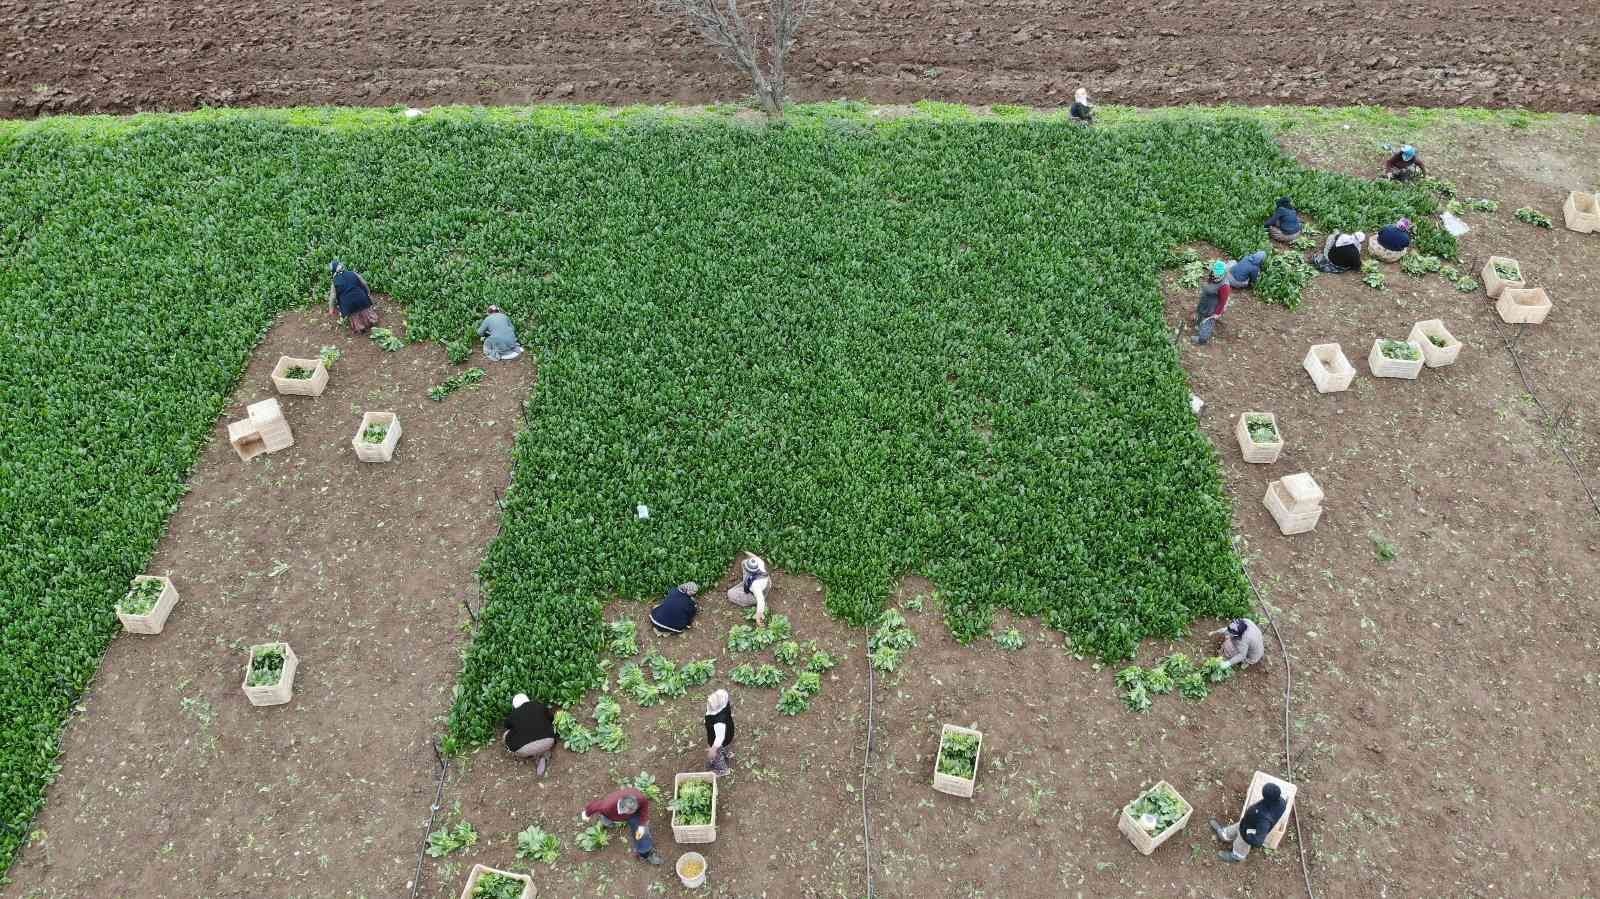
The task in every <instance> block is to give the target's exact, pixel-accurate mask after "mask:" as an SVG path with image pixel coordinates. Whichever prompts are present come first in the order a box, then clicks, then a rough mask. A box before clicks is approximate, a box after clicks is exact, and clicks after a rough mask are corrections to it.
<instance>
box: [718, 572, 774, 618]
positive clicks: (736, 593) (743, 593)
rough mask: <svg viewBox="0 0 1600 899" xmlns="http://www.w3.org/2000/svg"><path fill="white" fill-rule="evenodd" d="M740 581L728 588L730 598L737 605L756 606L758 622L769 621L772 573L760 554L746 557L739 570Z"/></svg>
mask: <svg viewBox="0 0 1600 899" xmlns="http://www.w3.org/2000/svg"><path fill="white" fill-rule="evenodd" d="M739 575H740V577H739V583H737V584H734V585H733V586H732V587H729V588H728V599H730V600H732V601H733V604H734V605H736V606H743V607H745V608H749V607H750V606H755V607H756V624H757V626H761V627H765V626H766V623H767V588H768V587H771V586H772V575H770V574H768V573H767V563H766V562H763V561H761V557H760V556H756V555H749V556H746V557H745V560H744V565H743V566H741V568H740V571H739Z"/></svg>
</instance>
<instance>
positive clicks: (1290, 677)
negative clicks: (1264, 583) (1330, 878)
mask: <svg viewBox="0 0 1600 899" xmlns="http://www.w3.org/2000/svg"><path fill="white" fill-rule="evenodd" d="M1240 571H1241V572H1242V573H1243V574H1244V580H1245V583H1247V584H1249V585H1250V595H1252V596H1254V597H1255V599H1256V606H1257V607H1258V608H1260V609H1261V612H1262V614H1264V615H1266V616H1267V624H1268V625H1270V626H1271V627H1272V636H1273V637H1274V638H1275V639H1276V640H1277V641H1278V657H1279V658H1281V659H1283V768H1284V771H1285V773H1287V774H1288V778H1287V779H1288V780H1289V782H1290V783H1293V782H1294V756H1293V755H1291V754H1290V752H1289V721H1290V718H1289V699H1290V696H1289V694H1290V691H1292V690H1293V689H1294V666H1293V665H1291V664H1290V663H1289V646H1288V644H1286V643H1284V642H1283V634H1282V633H1281V632H1280V631H1279V630H1278V622H1277V621H1276V620H1275V619H1274V618H1273V617H1272V610H1271V609H1269V608H1267V603H1266V601H1265V600H1263V599H1262V598H1261V593H1260V591H1258V590H1256V582H1255V581H1254V580H1252V579H1251V577H1250V572H1248V571H1244V566H1242V565H1241V566H1240ZM1295 806H1296V808H1295V809H1294V810H1293V811H1292V812H1291V814H1292V815H1293V816H1294V841H1295V844H1296V845H1297V846H1298V847H1299V848H1300V874H1301V876H1302V877H1304V878H1305V881H1306V896H1307V897H1309V899H1317V894H1316V891H1315V890H1313V889H1312V888H1311V866H1310V865H1309V864H1307V863H1306V837H1305V834H1304V833H1302V832H1301V830H1300V809H1299V803H1298V802H1296V803H1295Z"/></svg>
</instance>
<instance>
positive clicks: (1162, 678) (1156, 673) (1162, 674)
mask: <svg viewBox="0 0 1600 899" xmlns="http://www.w3.org/2000/svg"><path fill="white" fill-rule="evenodd" d="M1176 686H1177V684H1176V683H1174V682H1173V680H1172V675H1170V674H1168V673H1167V672H1166V670H1165V669H1163V668H1160V667H1156V668H1146V669H1145V671H1144V688H1145V689H1146V690H1149V691H1150V692H1151V693H1153V694H1156V695H1158V696H1160V695H1165V694H1167V693H1171V692H1172V689H1173V688H1174V687H1176Z"/></svg>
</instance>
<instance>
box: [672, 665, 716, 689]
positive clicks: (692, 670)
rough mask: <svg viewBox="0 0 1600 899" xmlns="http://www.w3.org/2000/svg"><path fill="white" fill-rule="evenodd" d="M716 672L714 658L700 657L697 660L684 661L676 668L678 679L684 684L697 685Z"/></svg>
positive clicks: (713, 675) (688, 685) (709, 678)
mask: <svg viewBox="0 0 1600 899" xmlns="http://www.w3.org/2000/svg"><path fill="white" fill-rule="evenodd" d="M716 673H717V660H716V659H701V660H700V661H698V662H684V663H683V667H682V668H679V669H678V680H679V682H680V683H682V684H683V685H684V686H687V687H698V686H700V685H701V684H703V683H705V682H706V681H708V680H711V678H713V677H715V676H716Z"/></svg>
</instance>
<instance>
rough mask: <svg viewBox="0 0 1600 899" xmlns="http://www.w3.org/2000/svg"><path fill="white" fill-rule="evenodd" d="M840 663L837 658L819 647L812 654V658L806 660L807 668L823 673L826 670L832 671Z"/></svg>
mask: <svg viewBox="0 0 1600 899" xmlns="http://www.w3.org/2000/svg"><path fill="white" fill-rule="evenodd" d="M838 665H839V660H838V659H835V658H834V657H833V656H831V655H828V654H827V653H825V652H823V651H822V650H820V649H819V650H817V651H816V652H813V653H812V654H811V659H810V660H809V661H807V662H806V670H807V671H815V672H816V673H818V674H821V673H823V672H825V671H832V670H833V669H834V668H836V667H838Z"/></svg>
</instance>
